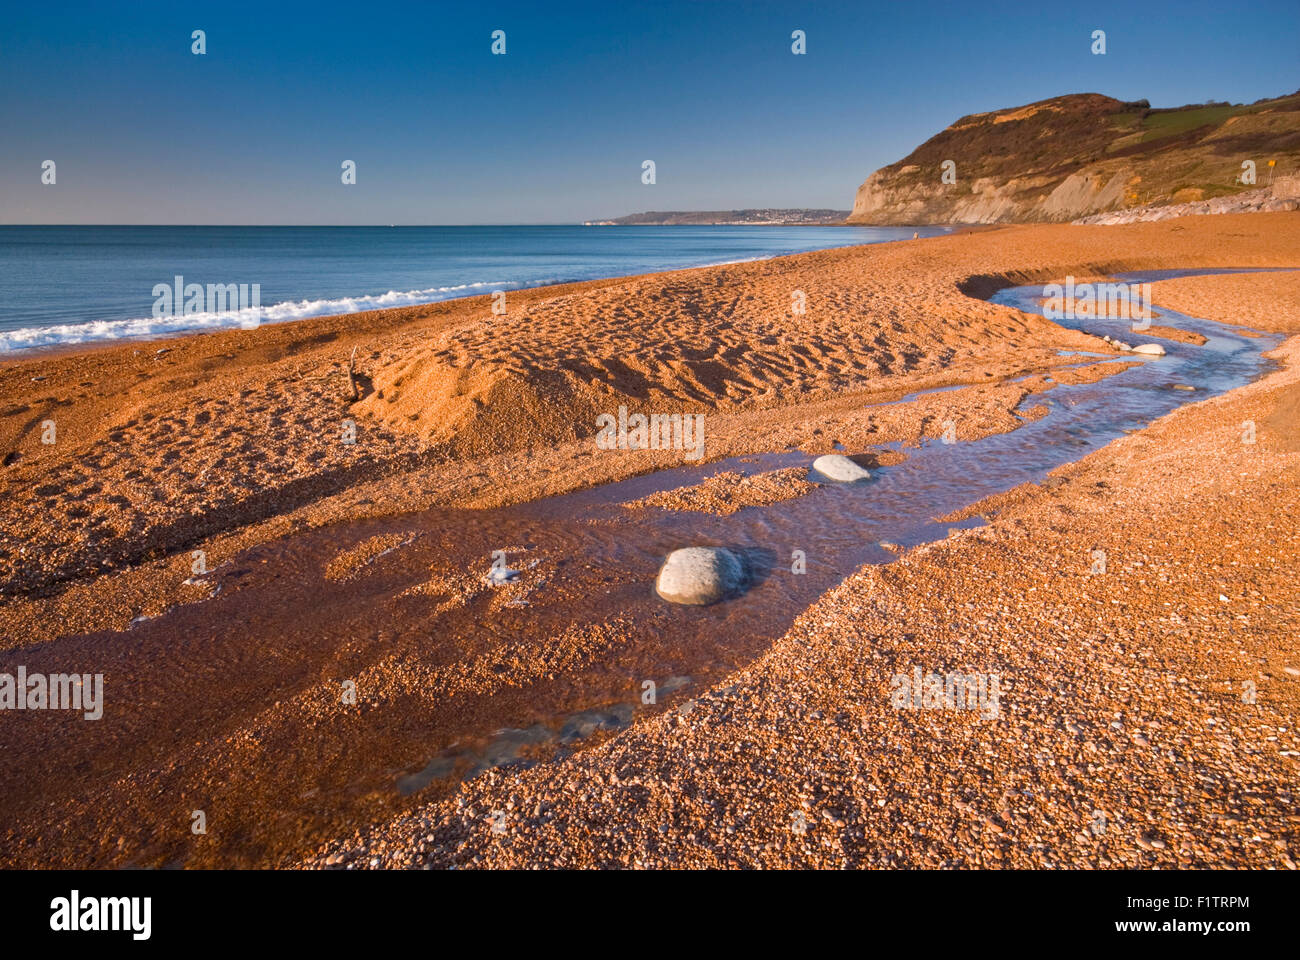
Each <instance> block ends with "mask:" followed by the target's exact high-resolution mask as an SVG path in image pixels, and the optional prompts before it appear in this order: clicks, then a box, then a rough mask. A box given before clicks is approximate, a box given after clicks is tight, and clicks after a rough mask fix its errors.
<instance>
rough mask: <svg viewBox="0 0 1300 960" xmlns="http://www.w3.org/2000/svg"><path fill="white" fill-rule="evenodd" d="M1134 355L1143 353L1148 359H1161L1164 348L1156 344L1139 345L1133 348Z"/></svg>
mask: <svg viewBox="0 0 1300 960" xmlns="http://www.w3.org/2000/svg"><path fill="white" fill-rule="evenodd" d="M1133 352H1134V353H1143V354H1146V355H1147V356H1148V357H1163V356H1164V355H1165V348H1164V347H1162V346H1160V344H1158V343H1141V344H1138V345H1137V346H1136V347H1134V348H1133Z"/></svg>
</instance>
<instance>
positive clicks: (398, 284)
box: [0, 225, 951, 353]
mask: <svg viewBox="0 0 1300 960" xmlns="http://www.w3.org/2000/svg"><path fill="white" fill-rule="evenodd" d="M950 229H951V228H948V227H806V226H805V227H780V226H668V227H654V226H635V227H631V226H629V227H586V226H560V225H557V226H435V227H384V226H365V227H345V226H337V227H270V226H247V227H239V226H0V353H13V352H15V351H26V350H32V349H35V348H41V347H57V346H63V345H66V344H77V343H93V342H102V341H111V340H123V339H129V338H156V337H163V336H169V335H173V334H180V333H187V332H192V331H199V330H215V329H222V328H228V327H252V326H257V325H260V324H263V323H283V322H287V321H292V320H300V319H303V318H305V317H319V316H327V315H331V314H342V313H355V312H358V311H362V310H377V309H383V308H387V307H400V306H410V305H413V304H421V303H434V302H437V301H440V300H450V299H453V298H456V297H467V296H477V295H481V294H486V293H492V292H495V291H497V290H519V289H523V288H526V287H537V286H543V285H546V284H554V283H569V282H573V281H580V280H597V279H604V278H609V277H623V276H631V275H634V274H641V273H651V272H655V271H661V270H677V269H683V268H687V267H702V266H711V265H715V264H725V263H738V262H743V261H749V260H761V259H765V258H768V257H777V256H782V255H784V254H791V253H803V252H806V251H809V250H823V249H829V248H831V247H843V246H851V245H854V244H865V243H885V242H888V241H891V240H900V239H910V238H911V237H912V235H913V233H918V232H919V233H920V235H921V236H923V237H929V236H935V235H938V234H942V233H946V232H948V231H949V230H950ZM192 284H193V285H198V286H199V287H201V288H203V290H204V291H205V292H206V291H207V289H208V286H209V285H221V286H222V287H223V288H227V285H240V286H242V287H244V288H245V294H246V296H245V299H244V300H243V301H242V307H241V304H240V303H239V302H237V300H236V297H235V294H234V290H235V289H238V288H228V289H229V290H230V296H229V297H226V296H220V297H218V298H217V299H216V300H212V299H210V298H207V297H205V298H204V299H203V300H202V302H200V301H199V300H198V299H195V298H191V297H190V296H189V295H188V294H185V291H186V288H190V289H191V290H193V289H195V288H192V287H190V285H192ZM177 290H179V291H181V292H182V293H183V294H185V295H183V296H181V297H177V296H176V295H175V291H177ZM164 291H166V292H165V293H164ZM254 294H256V303H255V305H254ZM208 307H212V309H208ZM232 307H235V308H236V309H232Z"/></svg>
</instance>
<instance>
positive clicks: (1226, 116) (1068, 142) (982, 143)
mask: <svg viewBox="0 0 1300 960" xmlns="http://www.w3.org/2000/svg"><path fill="white" fill-rule="evenodd" d="M1246 160H1250V161H1253V162H1254V164H1255V180H1256V182H1255V183H1253V184H1252V183H1249V182H1246V183H1243V182H1242V181H1241V177H1242V175H1243V168H1242V162H1243V161H1246ZM1270 160H1272V161H1274V162H1275V166H1274V167H1273V168H1270V167H1269V161H1270ZM947 161H952V165H951V167H948V166H946V162H947ZM1297 169H1300V94H1293V95H1291V96H1288V97H1282V98H1279V99H1276V100H1261V101H1259V102H1258V103H1254V104H1249V105H1244V106H1243V105H1238V106H1233V105H1231V104H1209V105H1198V106H1192V107H1180V108H1177V109H1172V110H1153V109H1151V108H1150V106H1149V105H1148V104H1147V102H1146V101H1145V100H1142V101H1137V102H1135V103H1124V102H1122V101H1119V100H1115V99H1112V98H1111V97H1104V96H1101V95H1100V94H1095V93H1082V94H1072V95H1070V96H1065V97H1055V98H1053V99H1051V100H1043V101H1040V102H1038V103H1031V104H1028V105H1026V106H1023V107H1015V108H1012V109H1007V110H998V111H994V112H993V113H978V114H972V115H971V116H968V117H962V118H961V119H960V120H958V121H957V122H956V123H954V124H953V125H952V126H950V127H948V128H947V129H946V130H944V131H942V132H941V133H939V134H938V135H936V136H934V137H931V138H930V139H929V140H927V141H926V142H925V143H923V144H921V146H919V147H917V148H916V149H915V150H914V151H912V153H911V154H909V155H908V156H906V157H904V158H903V159H902V160H900V161H898V162H897V163H894V164H891V165H890V166H888V167H884V168H882V169H880V170H877V171H876V172H875V173H873V174H872V175H871V176H870V177H868V178H867V180H866V182H865V183H863V184H862V186H861V187H859V188H858V193H857V197H856V198H855V199H854V203H853V212H852V213H851V214H850V215H849V220H848V222H849V223H867V224H926V223H1032V222H1042V221H1068V220H1074V219H1076V218H1078V217H1083V216H1087V215H1089V214H1097V213H1103V212H1108V211H1114V210H1125V209H1128V208H1131V207H1139V206H1145V205H1149V204H1165V203H1185V202H1192V201H1200V200H1209V199H1213V198H1215V197H1221V196H1228V195H1231V194H1235V193H1237V192H1239V191H1246V190H1254V189H1257V188H1258V187H1263V186H1266V185H1267V184H1268V181H1269V178H1270V173H1272V174H1274V175H1276V176H1283V175H1288V174H1294V173H1295V172H1296V171H1297ZM945 170H948V172H949V176H948V178H947V179H949V180H955V182H952V183H947V182H944V173H945Z"/></svg>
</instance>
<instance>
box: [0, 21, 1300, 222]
mask: <svg viewBox="0 0 1300 960" xmlns="http://www.w3.org/2000/svg"><path fill="white" fill-rule="evenodd" d="M1054 8H1055V5H1054V4H1015V3H988V2H985V3H971V4H945V3H943V2H931V3H924V4H922V3H897V2H895V3H888V4H873V3H846V4H832V3H815V4H803V3H789V2H772V3H722V2H716V3H715V2H695V3H673V2H660V3H646V4H639V3H621V2H617V0H612V2H605V3H599V4H565V3H562V2H559V0H555V2H547V3H544V4H537V3H534V4H518V5H508V4H499V5H494V4H490V3H488V4H477V3H458V4H454V5H451V4H442V3H437V2H424V3H411V4H389V3H383V2H379V0H375V2H371V3H346V4H343V3H330V2H324V0H322V2H317V3H310V4H308V3H303V4H295V3H276V2H262V3H250V4H244V3H240V2H224V3H217V4H188V3H175V2H172V3H151V2H140V3H132V4H116V5H109V4H102V3H101V4H84V5H83V4H78V3H63V2H60V3H57V4H39V3H11V4H6V5H5V7H4V10H3V12H0V91H3V94H2V95H0V222H3V223H297V224H330V223H349V224H351V223H379V224H386V223H572V222H576V221H581V220H584V219H593V218H597V217H606V216H618V215H621V214H625V213H632V212H636V211H640V210H683V209H686V210H689V209H732V208H741V207H753V206H780V207H785V206H789V207H833V208H838V209H848V208H849V206H851V204H852V199H853V192H854V190H855V188H856V187H857V185H858V184H859V183H860V182H861V181H862V180H863V179H865V177H866V176H867V175H868V174H869V173H871V172H872V171H873V170H875V169H876V168H878V167H880V166H883V165H885V164H887V163H891V162H893V161H894V160H897V159H898V158H900V157H902V156H904V155H906V154H907V153H908V152H910V151H911V149H912V148H913V147H914V146H916V145H917V144H918V143H920V142H921V141H923V140H925V139H927V138H928V137H930V136H931V135H933V134H934V133H936V132H938V131H939V130H940V129H942V128H943V127H944V126H946V125H947V124H949V123H951V122H952V121H953V120H955V119H956V118H958V117H959V116H962V115H964V114H967V113H975V112H980V111H984V110H992V109H996V108H999V107H1008V106H1014V105H1018V104H1022V103H1028V102H1030V101H1034V100H1041V99H1044V98H1046V97H1051V96H1057V95H1059V94H1065V93H1079V92H1097V93H1104V94H1108V95H1110V96H1114V97H1119V98H1121V99H1125V100H1128V99H1138V98H1142V97H1145V98H1147V99H1149V100H1150V101H1151V102H1152V104H1153V105H1155V106H1177V105H1181V104H1183V103H1189V102H1200V101H1203V100H1209V99H1213V100H1229V101H1232V102H1241V101H1245V102H1249V101H1253V100H1257V99H1259V98H1261V97H1268V96H1277V95H1280V94H1283V93H1290V92H1293V91H1295V90H1296V89H1297V88H1300V69H1298V68H1300V54H1298V53H1297V41H1296V38H1297V36H1300V3H1297V2H1295V0H1289V2H1268V0H1263V2H1260V0H1252V2H1251V3H1249V4H1240V3H1226V2H1215V3H1205V2H1168V3H1092V4H1088V5H1086V8H1085V5H1082V4H1075V5H1070V7H1069V9H1054ZM195 29H203V30H205V31H206V35H207V53H206V55H204V56H195V55H193V54H192V53H191V52H190V46H191V39H190V35H191V32H192V31H193V30H195ZM495 29H502V30H505V31H506V37H507V53H506V55H505V56H493V55H492V54H491V52H490V46H491V33H492V31H493V30H495ZM795 29H802V30H804V31H805V32H806V34H807V54H806V55H804V56H795V55H793V54H792V53H791V50H790V44H791V40H790V34H791V32H792V31H793V30H795ZM1095 29H1103V30H1105V31H1106V34H1107V47H1108V50H1107V53H1106V55H1105V56H1094V55H1092V54H1091V52H1090V50H1089V47H1090V43H1091V40H1090V35H1091V33H1092V31H1093V30H1095ZM47 159H52V160H54V161H55V162H56V163H57V183H56V184H55V185H54V186H44V185H42V184H41V182H40V174H41V163H42V161H44V160H47ZM647 159H650V160H654V161H655V164H656V167H657V183H656V184H654V185H653V186H646V185H643V184H642V183H641V163H642V161H643V160H647ZM344 160H354V161H356V164H357V184H356V185H355V186H348V187H345V186H343V185H342V184H341V183H340V173H341V170H340V164H341V163H342V162H343V161H344Z"/></svg>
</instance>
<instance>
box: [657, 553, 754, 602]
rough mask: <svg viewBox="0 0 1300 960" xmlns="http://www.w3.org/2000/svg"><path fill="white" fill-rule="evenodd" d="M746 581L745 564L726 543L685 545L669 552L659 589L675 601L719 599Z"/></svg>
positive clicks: (660, 576)
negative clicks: (723, 545) (717, 545)
mask: <svg viewBox="0 0 1300 960" xmlns="http://www.w3.org/2000/svg"><path fill="white" fill-rule="evenodd" d="M744 585H745V566H744V564H742V563H741V562H740V558H739V557H737V556H736V555H735V554H734V553H732V552H731V551H730V550H727V549H726V548H725V547H684V548H682V549H681V550H674V551H673V552H672V553H670V554H668V559H667V560H665V561H664V565H663V568H662V569H661V570H660V571H659V578H658V579H657V580H655V592H656V593H658V594H659V596H661V597H663V598H664V599H665V600H668V601H670V602H671V603H689V604H693V605H695V606H703V605H704V604H708V603H716V602H717V601H719V600H723V599H725V598H726V597H727V596H729V595H730V594H733V593H738V592H739V591H740V590H741V589H742V588H743V587H744Z"/></svg>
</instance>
